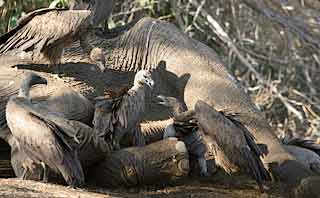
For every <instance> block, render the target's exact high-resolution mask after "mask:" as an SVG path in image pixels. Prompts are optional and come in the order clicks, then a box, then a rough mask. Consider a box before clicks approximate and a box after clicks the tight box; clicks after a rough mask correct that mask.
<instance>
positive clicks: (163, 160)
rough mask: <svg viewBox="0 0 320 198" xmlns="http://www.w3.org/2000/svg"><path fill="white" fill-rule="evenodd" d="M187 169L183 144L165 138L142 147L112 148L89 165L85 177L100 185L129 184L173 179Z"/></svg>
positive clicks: (170, 180)
mask: <svg viewBox="0 0 320 198" xmlns="http://www.w3.org/2000/svg"><path fill="white" fill-rule="evenodd" d="M188 173H189V157H188V151H187V149H186V146H185V144H184V143H183V142H181V141H178V139H176V138H168V139H166V140H162V141H158V142H155V143H152V144H149V145H147V146H145V147H130V148H126V149H121V150H119V151H115V152H113V153H111V154H110V156H108V157H107V158H105V160H103V161H101V162H99V163H98V164H97V165H96V166H95V167H93V168H92V169H90V170H89V173H88V175H87V178H88V182H89V183H91V184H94V185H96V186H100V187H129V186H141V185H147V184H167V183H174V182H176V181H178V180H180V179H182V178H184V177H186V176H187V174H188Z"/></svg>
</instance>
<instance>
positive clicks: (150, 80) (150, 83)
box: [147, 79, 154, 89]
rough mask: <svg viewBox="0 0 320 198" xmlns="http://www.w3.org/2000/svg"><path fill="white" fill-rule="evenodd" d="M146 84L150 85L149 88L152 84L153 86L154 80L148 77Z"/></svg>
mask: <svg viewBox="0 0 320 198" xmlns="http://www.w3.org/2000/svg"><path fill="white" fill-rule="evenodd" d="M147 85H148V86H149V87H150V89H152V88H153V86H154V81H153V80H152V79H148V80H147Z"/></svg>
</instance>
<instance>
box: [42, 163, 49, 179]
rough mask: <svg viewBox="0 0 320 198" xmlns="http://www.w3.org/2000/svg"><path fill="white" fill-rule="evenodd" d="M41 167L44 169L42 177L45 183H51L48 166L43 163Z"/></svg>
mask: <svg viewBox="0 0 320 198" xmlns="http://www.w3.org/2000/svg"><path fill="white" fill-rule="evenodd" d="M41 166H42V169H43V177H42V181H43V182H44V183H48V182H49V172H48V171H49V169H48V167H47V165H45V164H44V163H43V162H41Z"/></svg>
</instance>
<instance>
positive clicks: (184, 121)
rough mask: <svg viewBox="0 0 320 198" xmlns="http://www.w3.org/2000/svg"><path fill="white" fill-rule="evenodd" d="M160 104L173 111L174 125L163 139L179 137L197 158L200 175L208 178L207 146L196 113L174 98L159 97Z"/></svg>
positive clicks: (170, 126) (167, 130)
mask: <svg viewBox="0 0 320 198" xmlns="http://www.w3.org/2000/svg"><path fill="white" fill-rule="evenodd" d="M158 99H160V102H159V104H161V105H164V106H166V107H169V108H170V109H171V110H172V114H173V115H174V116H173V124H169V125H168V126H167V127H166V129H165V132H164V135H163V137H164V138H168V137H177V138H179V139H180V140H181V141H183V142H184V143H185V144H186V147H187V150H188V152H189V153H190V154H191V155H192V156H195V157H196V158H197V161H198V165H199V167H200V175H202V176H208V175H209V174H208V170H207V162H206V159H205V154H206V152H207V146H206V144H205V142H204V140H203V137H202V134H201V132H200V130H199V126H198V121H197V119H196V117H195V111H192V110H189V111H185V110H186V109H185V108H183V105H182V103H181V102H179V101H178V99H176V98H174V97H165V96H162V95H159V96H158Z"/></svg>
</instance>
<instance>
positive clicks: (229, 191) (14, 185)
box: [0, 177, 292, 198]
mask: <svg viewBox="0 0 320 198" xmlns="http://www.w3.org/2000/svg"><path fill="white" fill-rule="evenodd" d="M0 197H15V198H25V197H31V198H43V197H48V198H49V197H50V198H62V197H67V198H89V197H95V198H108V197H115V198H122V197H128V198H131V197H132V198H137V197H141V198H146V197H150V198H211V197H213V198H214V197H217V198H254V197H261V198H267V197H270V198H280V197H292V196H290V195H289V193H288V190H287V189H286V188H285V187H284V186H280V185H273V186H272V187H271V188H269V189H268V190H267V191H266V192H265V193H260V192H259V191H258V189H257V186H256V184H255V183H254V182H253V181H250V180H248V179H243V178H242V177H235V178H230V179H229V181H224V182H223V183H221V182H217V181H215V179H210V178H205V179H199V178H197V179H190V178H189V179H188V180H187V181H184V182H183V183H181V184H177V185H175V186H166V187H155V186H152V187H143V188H141V189H137V188H129V189H128V188H126V189H113V190H110V189H97V188H94V187H88V186H87V187H84V188H82V189H71V188H69V187H65V186H61V185H55V184H45V183H41V182H34V181H23V180H20V179H0Z"/></svg>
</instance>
